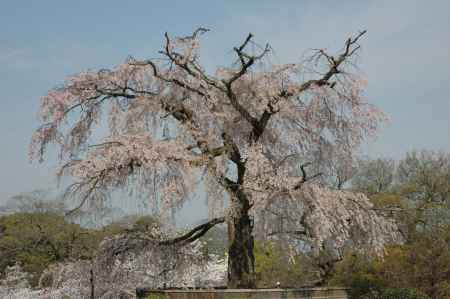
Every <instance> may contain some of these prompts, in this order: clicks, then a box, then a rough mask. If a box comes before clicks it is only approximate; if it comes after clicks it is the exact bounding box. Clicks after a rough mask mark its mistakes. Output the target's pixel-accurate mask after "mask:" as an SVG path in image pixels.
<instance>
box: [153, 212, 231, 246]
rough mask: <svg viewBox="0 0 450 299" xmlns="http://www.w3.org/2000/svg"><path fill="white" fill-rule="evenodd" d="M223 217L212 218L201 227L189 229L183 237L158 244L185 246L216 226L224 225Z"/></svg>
mask: <svg viewBox="0 0 450 299" xmlns="http://www.w3.org/2000/svg"><path fill="white" fill-rule="evenodd" d="M224 222H225V217H220V218H214V219H212V220H210V221H208V222H206V223H203V224H201V225H198V226H196V227H194V228H193V229H191V230H190V231H189V232H187V233H185V234H184V235H182V236H180V237H177V238H174V239H170V240H165V241H161V242H159V244H160V245H174V244H187V243H192V242H194V241H195V240H197V239H199V238H200V237H202V236H203V235H205V234H206V233H207V232H208V231H209V230H210V229H211V228H213V227H214V226H216V225H217V224H220V223H224Z"/></svg>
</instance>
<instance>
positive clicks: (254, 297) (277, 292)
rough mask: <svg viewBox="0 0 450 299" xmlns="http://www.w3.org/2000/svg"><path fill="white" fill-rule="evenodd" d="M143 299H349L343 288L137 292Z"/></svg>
mask: <svg viewBox="0 0 450 299" xmlns="http://www.w3.org/2000/svg"><path fill="white" fill-rule="evenodd" d="M136 295H137V297H138V298H142V299H247V298H248V299H250V298H251V299H313V298H317V299H319V298H321V299H347V298H348V297H347V292H346V291H345V289H343V288H314V289H258V290H238V289H236V290H231V289H230V290H165V291H156V290H149V289H145V288H138V289H137V290H136Z"/></svg>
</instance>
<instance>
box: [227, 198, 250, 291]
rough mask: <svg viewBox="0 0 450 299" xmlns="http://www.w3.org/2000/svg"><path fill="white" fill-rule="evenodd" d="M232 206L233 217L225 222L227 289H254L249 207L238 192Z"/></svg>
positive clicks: (245, 199)
mask: <svg viewBox="0 0 450 299" xmlns="http://www.w3.org/2000/svg"><path fill="white" fill-rule="evenodd" d="M232 204H233V216H232V217H230V219H229V220H228V221H227V224H228V241H229V245H228V287H229V288H238V289H245V288H255V287H256V284H255V256H254V254H253V249H254V239H253V235H252V230H253V222H252V219H251V218H250V216H249V214H248V210H249V209H250V206H249V203H248V200H247V198H246V196H245V195H244V194H243V193H242V192H240V191H238V196H237V198H235V199H234V200H233V203H232Z"/></svg>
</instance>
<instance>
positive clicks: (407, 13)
mask: <svg viewBox="0 0 450 299" xmlns="http://www.w3.org/2000/svg"><path fill="white" fill-rule="evenodd" d="M198 26H205V27H208V28H210V29H211V30H212V32H210V33H209V34H208V35H207V37H206V38H205V43H204V45H205V47H204V50H203V52H202V53H203V58H204V62H205V64H206V65H207V67H208V68H213V67H214V66H215V65H225V64H227V63H229V62H231V61H232V58H233V57H232V51H231V49H232V47H233V46H235V45H237V44H238V43H239V42H240V41H242V39H243V38H245V36H246V34H247V33H248V32H252V33H254V34H255V37H256V41H258V42H259V43H261V44H263V43H265V42H269V43H270V44H271V45H272V47H273V48H274V49H275V51H276V57H277V59H278V60H279V62H289V61H298V60H299V58H300V56H301V54H302V53H303V52H304V51H305V50H307V49H309V48H327V49H330V50H333V49H339V48H340V47H341V45H342V43H343V41H344V40H345V39H346V38H347V37H348V36H349V34H351V33H355V32H358V31H359V30H362V29H367V30H368V33H367V35H366V37H365V38H364V40H363V41H362V45H363V49H362V53H361V58H360V62H361V64H360V67H361V69H362V71H363V72H364V73H365V74H366V76H367V78H368V80H369V87H368V93H367V95H368V97H369V99H370V101H371V102H372V103H375V104H377V105H378V106H379V107H381V108H382V109H383V110H384V111H385V112H386V113H387V114H388V115H389V116H390V118H391V123H390V124H389V125H388V126H386V127H385V128H384V130H383V131H382V133H381V134H380V137H379V138H378V139H377V140H376V141H375V142H374V143H371V144H370V145H367V146H365V147H364V153H365V154H368V155H370V156H373V157H376V156H391V157H395V158H399V157H401V156H402V155H403V154H404V153H405V152H406V151H409V150H412V149H435V150H445V151H450V1H447V0H442V1H439V0H430V1H425V0H422V1H415V0H401V1H400V0H374V1H356V0H355V1H312V0H311V1H306V0H305V1H301V0H297V1H284V0H279V1H273V0H272V1H265V0H254V1H252V0H247V1H243V0H239V1H238V0H236V1H233V0H226V1H225V0H222V1H214V0H201V1H200V0H190V1H187V0H184V1H175V0H172V1H155V0H145V1H144V0H142V1H139V0H134V1H123V0H120V1H116V0H107V1H106V0H105V1H93V0H77V1H61V0H52V1H51V0H40V1H30V0H28V1H23V0H1V1H0V28H1V30H0V65H1V67H0V90H1V95H0V103H1V109H0V136H1V137H2V138H1V139H0V153H1V155H0V201H2V200H5V199H7V198H8V197H10V196H12V195H14V194H17V193H19V192H24V191H31V190H33V189H36V188H47V187H52V186H54V184H55V180H54V175H53V170H54V167H55V165H56V161H55V160H54V159H49V161H48V162H46V163H44V164H38V163H33V164H30V163H29V161H28V156H27V153H28V144H29V140H30V136H31V134H32V132H33V130H34V129H35V128H36V127H37V124H38V122H37V116H36V115H37V110H38V106H39V99H40V97H41V96H43V95H44V94H45V93H46V91H47V90H48V89H50V88H52V87H54V86H56V85H57V84H60V83H62V82H63V79H64V77H65V76H67V75H70V74H74V73H77V72H79V71H82V70H86V69H96V68H104V67H110V66H112V65H115V64H118V63H120V62H122V61H123V60H124V59H125V58H126V57H127V56H128V55H133V56H136V57H140V58H144V57H154V56H155V51H156V50H158V49H159V48H160V46H161V45H162V40H163V39H162V38H163V33H164V32H165V31H168V32H170V33H173V34H188V33H190V32H192V30H193V29H195V28H196V27H198Z"/></svg>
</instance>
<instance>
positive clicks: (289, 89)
mask: <svg viewBox="0 0 450 299" xmlns="http://www.w3.org/2000/svg"><path fill="white" fill-rule="evenodd" d="M207 31H208V30H207V29H204V28H199V29H197V30H195V31H194V33H193V34H192V35H190V36H186V37H180V38H172V37H170V36H169V34H167V33H166V34H165V43H164V47H163V49H162V51H160V52H159V53H160V54H161V58H159V59H148V60H137V59H134V58H130V59H128V61H127V62H126V63H124V64H121V65H119V66H117V67H115V68H114V69H112V70H100V71H98V72H94V71H88V72H84V73H80V74H78V75H75V76H72V77H70V78H69V79H67V80H66V82H65V83H64V84H63V85H61V86H59V87H57V88H54V89H52V90H51V91H50V92H49V93H48V94H47V95H46V96H45V97H44V98H43V99H42V106H41V117H42V121H43V124H42V126H41V127H40V128H39V129H38V130H37V131H36V133H35V134H34V135H33V138H32V145H31V156H32V157H33V158H37V159H40V160H41V159H42V155H43V153H44V151H45V148H46V146H47V144H49V143H56V144H58V145H59V146H60V149H61V153H60V157H61V158H62V161H63V166H62V168H61V171H60V172H59V174H60V175H64V174H69V175H70V176H71V177H72V178H73V179H74V183H73V184H72V185H71V186H70V187H69V188H68V191H67V195H77V196H78V197H79V206H81V205H83V204H84V203H85V202H86V201H88V200H99V199H102V198H104V197H105V196H107V195H108V194H109V193H110V191H111V190H114V188H116V187H123V186H132V187H136V188H137V190H139V192H140V193H144V192H146V191H148V189H149V187H150V186H152V187H153V185H151V184H149V180H150V179H151V178H152V175H154V174H155V173H156V174H157V176H158V183H159V187H160V188H159V190H160V191H161V198H163V202H164V204H166V205H167V206H175V205H180V204H182V202H183V201H184V200H186V199H189V195H190V193H191V192H190V191H192V190H193V188H195V187H196V186H198V184H199V180H200V179H199V178H202V179H201V181H202V182H203V183H206V184H207V185H208V188H207V190H208V192H210V193H212V194H213V195H214V196H211V197H212V198H214V199H215V200H224V199H225V198H229V201H230V204H229V210H228V211H227V213H226V215H224V217H218V218H214V219H211V220H210V221H209V222H207V223H205V224H203V225H199V226H197V227H195V228H194V229H193V230H191V231H190V232H188V233H186V234H184V235H182V236H179V237H177V238H175V239H172V240H167V241H165V242H162V243H163V244H174V243H186V242H192V241H194V240H196V239H197V238H199V237H200V236H202V235H204V234H205V233H206V232H207V231H208V230H209V229H210V228H211V227H213V226H215V225H217V224H219V223H222V222H225V221H226V222H227V225H228V233H229V234H228V235H229V242H228V252H229V259H228V280H229V286H230V287H254V286H255V272H254V255H253V247H254V245H253V236H252V220H251V217H250V210H251V208H252V207H254V208H257V207H258V206H261V203H263V202H264V201H265V200H267V199H268V198H271V199H273V198H277V197H280V195H281V194H284V195H285V194H288V193H290V192H292V191H295V190H298V189H299V188H301V186H302V184H304V183H305V182H306V181H308V180H309V178H311V177H313V176H309V175H307V174H306V172H305V167H303V168H302V167H300V169H299V167H298V166H296V165H292V164H291V163H283V162H284V161H285V160H286V157H289V156H292V155H300V156H303V157H305V159H308V157H312V156H314V157H319V159H315V161H318V162H320V160H321V159H320V157H321V155H320V154H321V153H323V152H325V151H326V152H328V153H336V154H339V155H342V156H344V155H350V156H351V155H352V153H353V152H354V149H355V148H357V147H358V146H359V145H360V144H361V142H362V141H363V140H364V138H365V137H367V136H372V135H373V134H375V132H376V130H377V129H378V126H379V123H380V122H381V121H383V120H384V116H383V114H382V113H381V112H380V111H379V110H378V109H377V108H375V107H374V106H372V105H370V104H369V103H367V101H366V100H365V99H364V97H363V89H364V86H365V82H364V80H362V79H361V77H360V76H359V75H358V74H357V72H355V68H354V65H353V63H354V57H355V55H356V53H357V52H358V50H359V49H360V46H359V44H358V42H359V40H360V38H361V37H362V36H363V35H364V33H365V31H363V32H360V33H359V34H357V35H356V36H354V37H350V38H348V39H347V40H346V41H345V43H344V46H343V48H342V50H341V51H339V52H338V53H337V54H336V55H332V54H330V53H328V52H327V51H325V50H323V49H319V50H315V51H313V53H312V55H311V57H310V59H307V60H306V61H303V62H301V63H292V64H283V65H269V64H268V63H267V60H265V58H266V57H267V55H269V54H270V52H271V48H270V46H269V45H266V46H264V47H259V46H258V45H256V44H255V43H254V42H253V35H252V34H249V35H248V36H247V37H246V38H245V40H244V41H243V42H242V44H240V45H238V46H236V47H234V48H233V51H234V53H235V54H236V62H235V63H234V64H232V65H231V67H229V68H219V69H217V71H216V72H215V73H214V74H210V73H209V72H207V71H206V70H205V69H204V68H203V67H202V65H201V63H200V59H199V58H200V47H199V46H200V37H201V36H202V35H203V34H204V33H206V32H207ZM251 48H253V49H260V51H256V52H252V51H251ZM102 115H107V117H106V122H107V123H108V126H109V135H108V136H106V137H105V138H104V139H102V140H100V141H96V140H94V139H95V138H90V137H91V135H92V132H93V131H94V130H95V125H96V124H101V123H104V121H105V119H103V118H102ZM167 123H170V124H173V130H172V132H169V134H161V131H162V127H163V125H164V124H166V125H167ZM347 160H348V161H350V160H351V159H347ZM150 170H151V171H150ZM155 170H156V171H155ZM139 188H140V189H139ZM224 194H226V196H224ZM150 199H151V200H153V202H154V201H155V200H156V199H155V197H151V198H150Z"/></svg>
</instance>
